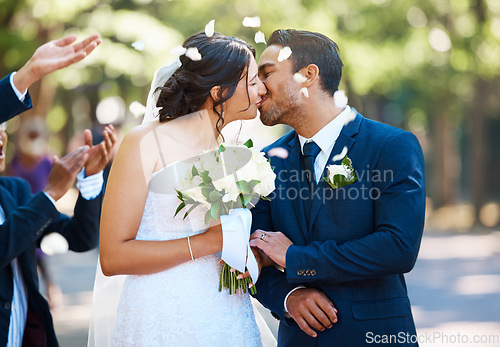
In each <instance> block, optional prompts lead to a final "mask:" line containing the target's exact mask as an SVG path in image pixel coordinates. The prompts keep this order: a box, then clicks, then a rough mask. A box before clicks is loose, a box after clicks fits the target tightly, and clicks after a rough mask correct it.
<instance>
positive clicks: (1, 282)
mask: <svg viewBox="0 0 500 347" xmlns="http://www.w3.org/2000/svg"><path fill="white" fill-rule="evenodd" d="M101 200H102V193H101V194H100V195H99V196H98V197H96V198H95V199H92V200H85V199H83V198H82V197H81V195H80V196H79V198H78V200H77V203H76V206H75V215H74V217H73V218H70V217H68V216H66V215H64V214H61V213H59V212H58V211H57V209H56V208H55V207H54V204H53V203H52V202H50V200H49V199H48V198H47V197H46V196H45V194H44V193H43V192H40V193H37V194H35V195H32V194H31V189H30V187H29V185H28V182H26V181H24V180H22V179H20V178H14V177H0V206H2V209H3V211H4V214H5V222H4V223H3V224H1V225H0V346H6V345H7V338H8V334H9V322H10V314H11V302H12V295H13V281H12V278H13V274H12V268H11V265H10V263H11V261H12V260H13V259H14V258H17V259H18V262H19V266H20V269H21V273H22V276H23V280H24V284H25V286H26V290H27V293H28V295H27V296H28V306H29V309H28V320H27V323H26V328H25V334H24V344H23V346H25V345H26V346H57V340H56V336H55V333H54V328H53V324H52V317H51V315H50V311H49V305H48V304H47V301H46V300H45V299H44V298H43V296H42V295H41V294H40V292H39V291H38V274H37V269H36V258H35V251H36V247H37V245H38V244H39V242H40V240H41V239H42V237H43V236H44V235H46V234H48V233H51V232H57V233H60V234H61V235H63V236H64V237H65V238H66V240H67V241H68V244H69V248H70V249H71V250H73V251H76V252H84V251H87V250H90V249H92V248H95V247H96V246H97V242H98V240H99V218H100V213H101Z"/></svg>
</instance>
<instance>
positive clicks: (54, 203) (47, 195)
mask: <svg viewBox="0 0 500 347" xmlns="http://www.w3.org/2000/svg"><path fill="white" fill-rule="evenodd" d="M43 194H45V196H46V197H47V199H49V200H50V202H51V203H52V205H54V207H55V206H56V201H55V200H54V198H53V197H51V196H50V195H49V194H48V193H46V192H43Z"/></svg>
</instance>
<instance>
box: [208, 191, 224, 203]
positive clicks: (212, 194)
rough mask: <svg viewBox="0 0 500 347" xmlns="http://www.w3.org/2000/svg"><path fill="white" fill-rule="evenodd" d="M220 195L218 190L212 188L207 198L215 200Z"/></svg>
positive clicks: (211, 200)
mask: <svg viewBox="0 0 500 347" xmlns="http://www.w3.org/2000/svg"><path fill="white" fill-rule="evenodd" d="M222 197H223V195H222V194H221V193H220V192H218V191H217V190H212V191H211V192H210V194H209V195H208V200H209V201H210V202H216V201H219V200H220V199H221V198H222Z"/></svg>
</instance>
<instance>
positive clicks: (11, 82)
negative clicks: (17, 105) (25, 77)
mask: <svg viewBox="0 0 500 347" xmlns="http://www.w3.org/2000/svg"><path fill="white" fill-rule="evenodd" d="M15 74H16V72H15V71H14V72H13V73H11V74H10V79H9V80H10V86H11V87H12V90H14V93H16V95H17V98H18V99H19V101H21V102H24V99H25V98H26V94H27V93H28V89H26V90H25V91H24V93H21V92H20V91H19V90H17V88H16V86H15V85H14V75H15Z"/></svg>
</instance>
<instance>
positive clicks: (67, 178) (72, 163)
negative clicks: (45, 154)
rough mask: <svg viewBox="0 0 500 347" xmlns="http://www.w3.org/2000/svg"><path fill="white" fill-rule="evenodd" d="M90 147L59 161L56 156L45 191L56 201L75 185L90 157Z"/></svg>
mask: <svg viewBox="0 0 500 347" xmlns="http://www.w3.org/2000/svg"><path fill="white" fill-rule="evenodd" d="M88 153H89V147H88V146H83V147H80V148H77V149H76V150H74V151H73V152H71V153H69V154H66V155H65V156H64V157H62V158H61V159H59V158H58V157H57V156H54V163H53V165H52V169H51V170H50V174H49V182H48V183H47V186H46V187H45V189H44V191H45V192H46V193H47V194H49V195H50V196H51V197H52V198H53V199H54V200H55V201H57V200H59V199H60V198H61V197H62V196H63V195H64V194H66V192H67V191H68V189H69V188H71V186H72V185H73V183H74V182H75V179H76V175H77V174H78V172H80V170H81V169H82V167H83V165H84V164H85V162H86V161H87V159H88V157H89V154H88Z"/></svg>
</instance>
